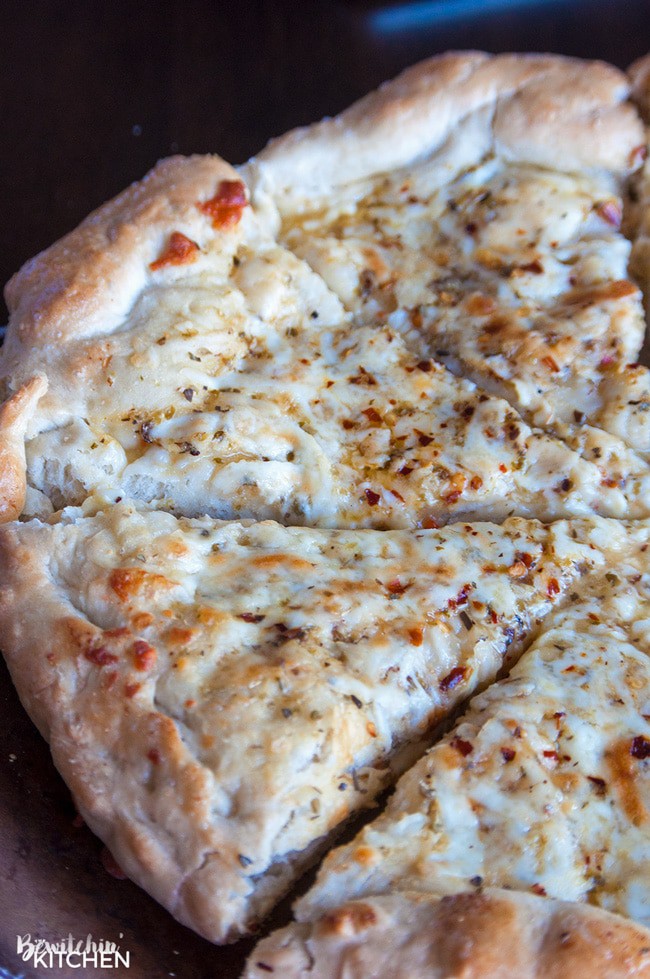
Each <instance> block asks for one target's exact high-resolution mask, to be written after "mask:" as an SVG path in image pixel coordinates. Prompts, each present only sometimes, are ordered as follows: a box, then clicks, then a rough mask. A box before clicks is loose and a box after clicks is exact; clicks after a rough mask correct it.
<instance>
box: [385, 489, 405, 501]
mask: <svg viewBox="0 0 650 979" xmlns="http://www.w3.org/2000/svg"><path fill="white" fill-rule="evenodd" d="M388 492H389V493H391V494H392V496H394V497H395V498H396V499H397V500H399V501H400V503H403V502H404V497H403V496H402V494H401V493H398V492H397V490H396V489H389V490H388Z"/></svg>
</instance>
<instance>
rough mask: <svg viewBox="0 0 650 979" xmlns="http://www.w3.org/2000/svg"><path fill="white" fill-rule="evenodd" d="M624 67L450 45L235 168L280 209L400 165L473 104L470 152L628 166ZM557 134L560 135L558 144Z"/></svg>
mask: <svg viewBox="0 0 650 979" xmlns="http://www.w3.org/2000/svg"><path fill="white" fill-rule="evenodd" d="M628 95H629V84H628V82H627V80H626V78H625V76H624V75H623V74H622V73H621V72H620V71H618V70H617V69H616V68H613V67H612V66H610V65H607V64H605V63H603V62H596V61H592V62H585V61H578V60H574V59H570V58H563V57H559V56H553V55H534V54H525V55H497V56H494V57H491V56H489V55H486V54H482V53H479V52H464V53H451V54H445V55H441V56H438V57H435V58H431V59H429V60H428V61H423V62H421V63H420V64H417V65H415V66H413V67H412V68H409V69H407V70H406V71H405V72H403V73H402V74H401V75H399V76H398V77H397V78H395V79H394V80H393V81H391V82H388V83H386V84H385V85H382V86H381V87H380V88H379V89H378V90H377V91H376V92H372V93H371V94H370V95H367V96H366V97H365V98H363V99H361V100H360V101H359V102H357V103H355V104H354V105H353V106H351V107H350V108H349V109H347V110H346V111H345V112H343V113H341V115H339V116H337V117H336V118H334V119H325V120H323V121H322V122H319V123H316V124H315V125H313V126H310V127H307V128H304V129H297V130H294V131H293V132H290V133H287V134H286V135H285V136H281V137H280V138H279V139H276V140H273V141H271V143H270V144H269V145H268V146H267V147H266V149H265V150H263V151H262V153H260V154H259V155H258V156H257V158H255V159H254V160H253V161H251V163H250V164H249V165H248V167H247V168H245V173H246V174H247V177H248V178H249V180H250V182H251V184H253V185H257V187H259V188H261V189H262V190H265V191H268V192H270V193H271V195H272V196H274V197H275V199H276V203H277V204H278V207H279V208H280V210H281V211H283V212H291V211H292V210H300V207H301V201H303V200H305V199H306V198H309V197H312V198H313V197H314V196H316V197H318V196H325V195H327V194H328V193H329V192H331V191H332V190H333V189H335V188H336V187H339V186H341V185H342V184H345V183H352V182H354V181H358V180H364V179H367V178H368V177H371V176H373V175H374V174H378V173H382V172H385V171H388V170H392V169H396V168H399V167H402V166H406V165H408V164H409V163H412V162H413V161H415V160H417V159H418V158H421V157H423V156H426V155H428V154H431V153H433V152H435V151H436V150H438V149H440V148H441V147H442V146H443V145H444V144H445V143H446V141H447V140H448V139H449V137H450V136H452V134H454V131H455V130H456V129H457V127H458V125H459V123H460V122H461V121H463V120H467V119H468V118H470V117H472V116H474V115H476V114H478V113H481V112H482V118H481V120H480V124H479V125H478V126H477V127H476V130H475V132H474V134H473V136H472V139H473V141H474V144H475V156H476V158H477V159H478V158H479V157H480V156H482V155H484V154H485V153H486V152H488V151H490V150H493V151H495V152H497V153H498V154H500V155H502V156H503V157H504V158H505V159H507V160H512V161H516V162H523V163H534V164H538V165H541V166H548V167H552V168H557V167H558V166H559V167H560V168H561V169H563V170H568V171H572V170H575V169H583V168H585V167H586V168H589V169H590V168H593V167H602V168H604V169H608V170H612V171H615V172H617V173H622V174H624V173H627V172H629V171H630V170H631V169H633V168H634V167H635V166H638V164H639V162H640V159H639V158H638V154H635V150H637V148H638V147H639V146H640V145H641V144H643V142H644V139H643V131H642V127H641V124H640V122H639V119H638V117H637V115H636V113H635V111H634V109H633V107H632V106H631V105H628V104H626V99H627V98H628ZM558 145H561V146H562V151H561V154H560V153H559V152H558V149H557V147H558Z"/></svg>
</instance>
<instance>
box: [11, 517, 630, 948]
mask: <svg viewBox="0 0 650 979" xmlns="http://www.w3.org/2000/svg"><path fill="white" fill-rule="evenodd" d="M635 533H636V532H635V531H633V530H632V529H631V528H626V526H625V525H624V524H622V523H619V522H614V521H606V520H595V521H584V522H583V521H576V522H567V523H556V524H554V525H552V526H551V527H544V526H542V525H540V524H537V523H536V522H534V521H530V522H528V521H523V520H512V521H509V522H506V523H505V524H504V525H502V526H501V527H497V526H495V525H490V524H476V525H474V526H472V525H471V524H465V525H456V526H455V527H451V528H449V529H446V528H445V529H443V530H439V531H433V530H430V531H421V532H420V533H419V534H417V535H414V534H410V533H401V532H395V533H388V532H386V533H381V534H377V533H375V532H373V531H341V532H337V531H331V532H330V531H313V530H309V529H307V528H283V527H280V526H279V525H277V524H273V523H270V522H267V523H257V524H255V523H250V524H249V525H245V524H236V523H223V524H220V523H215V522H213V521H210V520H207V519H205V520H200V521H188V520H181V521H178V520H176V519H175V518H174V517H173V516H171V515H170V514H168V513H163V512H157V513H154V512H146V511H144V512H138V511H135V510H134V509H133V508H131V507H128V506H125V505H121V506H116V507H112V508H110V509H109V510H108V511H107V512H105V513H98V514H96V515H95V516H84V514H83V513H80V512H78V511H74V510H72V511H67V512H64V513H63V514H62V516H61V517H60V519H58V520H55V521H53V522H52V523H51V524H49V525H48V524H41V523H39V522H38V521H31V522H30V523H28V524H19V523H12V524H7V525H5V527H4V528H3V529H2V530H1V531H0V548H1V552H0V557H1V560H2V565H3V587H2V590H1V593H0V629H1V630H2V635H3V650H4V652H5V655H6V658H7V662H8V664H9V667H10V670H11V673H12V676H13V678H14V681H15V683H16V687H17V689H18V691H19V693H20V696H21V698H22V700H23V703H24V704H25V707H26V708H27V710H28V712H29V713H30V715H31V716H32V718H33V719H34V721H35V722H36V724H37V725H38V727H39V729H40V730H41V732H42V733H43V735H44V736H45V737H46V738H47V739H48V741H49V742H50V745H51V749H52V754H53V757H54V760H55V763H56V765H57V767H58V768H59V770H60V771H61V773H62V775H63V777H64V779H65V780H66V782H67V783H68V785H69V786H70V788H71V790H72V792H73V796H74V798H75V801H76V803H77V806H78V808H79V810H80V812H81V813H82V815H83V816H84V819H86V821H87V822H88V824H89V825H90V827H91V828H92V829H93V830H94V831H95V832H96V833H97V834H98V835H99V836H100V837H101V838H102V839H103V840H104V841H105V842H106V843H107V845H108V846H109V848H110V849H111V850H112V851H113V853H114V854H115V857H116V859H117V860H118V862H119V863H120V864H121V865H122V866H123V868H124V870H125V871H126V873H127V874H128V875H129V876H131V877H132V878H133V879H134V880H136V881H137V882H138V883H140V884H141V885H142V886H143V887H145V888H146V889H147V890H148V891H149V892H150V893H151V894H153V896H154V897H156V899H157V900H159V901H160V902H161V903H162V904H164V905H165V906H166V907H167V908H169V909H170V910H171V911H172V912H173V913H174V914H175V915H176V916H177V917H178V918H179V919H180V920H181V921H183V922H185V923H187V924H189V925H191V926H192V927H193V928H195V929H196V930H197V931H199V932H200V933H201V934H203V935H205V936H206V937H208V938H210V939H212V940H213V941H224V940H231V939H233V938H235V937H237V935H238V934H241V933H243V932H245V931H246V930H248V929H250V927H251V926H252V925H253V924H254V923H255V922H256V921H258V920H259V919H260V918H261V917H262V916H263V915H264V914H265V913H267V911H268V910H269V909H270V906H271V905H272V903H273V902H274V901H275V900H276V899H277V898H278V896H279V894H280V893H282V892H283V891H284V890H286V889H287V887H288V886H289V885H290V883H291V882H292V881H293V880H294V879H295V877H296V876H297V874H298V873H299V871H300V870H301V869H302V867H303V866H304V864H305V862H306V861H307V860H309V859H310V858H313V855H314V852H315V848H318V847H320V846H322V843H323V841H325V840H327V839H328V838H330V836H331V833H332V831H333V830H334V829H335V828H336V827H337V826H338V825H339V824H341V822H342V821H343V820H345V819H346V818H347V817H348V816H349V815H350V814H351V813H352V812H354V811H355V810H358V809H359V808H362V807H364V806H367V805H371V804H372V803H373V801H374V800H375V799H376V797H377V795H378V793H379V792H381V791H382V790H383V789H384V788H386V787H387V786H388V785H391V784H392V783H393V782H394V780H395V778H396V776H397V774H399V772H400V771H401V770H403V769H404V767H405V766H407V765H408V764H410V762H411V761H412V760H413V756H414V753H416V754H417V753H419V752H420V751H421V746H422V742H423V740H424V739H426V737H427V735H428V732H429V731H430V730H431V728H432V726H433V725H435V724H436V723H437V722H439V721H440V720H441V719H443V718H444V717H446V716H447V715H448V714H449V712H450V711H451V710H452V709H453V707H454V706H455V705H456V704H458V703H459V702H460V701H461V699H463V698H464V697H466V696H468V695H469V694H471V692H472V691H474V690H475V689H476V688H477V687H479V686H483V685H485V684H486V683H489V682H491V681H492V680H493V679H494V677H495V676H496V674H497V672H498V671H499V670H500V669H501V668H502V666H503V664H504V662H505V661H506V659H507V658H510V659H511V658H513V656H514V655H516V654H517V653H518V652H520V650H521V647H522V645H523V644H525V643H527V642H528V641H529V638H530V637H531V636H532V635H535V634H537V632H539V630H540V629H541V628H542V626H543V622H544V619H545V617H546V616H547V615H548V613H549V612H550V610H551V609H552V608H553V607H554V606H555V605H557V604H558V603H559V602H566V601H567V600H568V598H569V596H570V594H572V590H573V588H574V587H576V585H577V583H578V581H580V580H581V578H583V577H584V576H587V577H589V575H590V573H601V572H602V570H603V568H604V567H605V566H606V565H607V563H608V561H609V560H611V557H612V555H618V554H621V553H627V550H628V549H629V548H630V546H634V536H635ZM34 608H37V609H38V614H37V615H35V614H34V613H33V610H34Z"/></svg>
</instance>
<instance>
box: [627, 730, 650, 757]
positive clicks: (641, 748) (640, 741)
mask: <svg viewBox="0 0 650 979" xmlns="http://www.w3.org/2000/svg"><path fill="white" fill-rule="evenodd" d="M630 754H631V755H632V757H633V758H640V759H644V758H649V757H650V741H648V739H647V738H646V737H644V736H643V734H637V736H636V737H635V738H632V745H631V747H630Z"/></svg>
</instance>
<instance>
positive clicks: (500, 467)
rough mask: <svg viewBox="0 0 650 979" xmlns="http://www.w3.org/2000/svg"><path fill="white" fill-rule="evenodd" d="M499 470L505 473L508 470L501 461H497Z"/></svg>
mask: <svg viewBox="0 0 650 979" xmlns="http://www.w3.org/2000/svg"><path fill="white" fill-rule="evenodd" d="M499 472H502V473H507V472H508V467H507V466H504V464H503V463H502V462H500V463H499Z"/></svg>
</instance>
